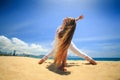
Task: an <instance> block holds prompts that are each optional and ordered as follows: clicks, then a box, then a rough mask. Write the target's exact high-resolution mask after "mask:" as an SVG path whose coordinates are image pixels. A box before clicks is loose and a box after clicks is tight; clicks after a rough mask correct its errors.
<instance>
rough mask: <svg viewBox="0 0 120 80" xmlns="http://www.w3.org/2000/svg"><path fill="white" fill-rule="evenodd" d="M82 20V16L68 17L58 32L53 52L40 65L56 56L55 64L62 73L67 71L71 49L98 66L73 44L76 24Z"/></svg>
mask: <svg viewBox="0 0 120 80" xmlns="http://www.w3.org/2000/svg"><path fill="white" fill-rule="evenodd" d="M80 19H83V16H82V15H81V16H79V17H78V18H71V17H66V18H65V19H64V20H63V23H62V25H61V26H60V27H59V28H58V29H57V31H56V36H55V40H54V46H53V48H52V50H51V51H50V52H49V53H48V54H47V55H45V56H44V57H43V58H42V59H41V60H40V61H39V62H38V63H39V64H42V63H43V62H44V61H45V60H47V59H48V58H49V57H50V56H52V55H54V64H55V65H56V66H57V68H58V69H60V70H61V71H66V69H65V66H66V58H67V52H68V49H70V50H71V51H72V52H73V53H75V54H76V55H78V56H79V57H82V58H84V59H86V60H87V61H89V62H90V63H91V64H93V65H96V64H97V63H96V62H95V61H94V60H93V59H92V58H91V57H89V56H88V55H86V54H85V53H83V52H82V51H80V50H79V49H78V48H77V47H76V46H75V45H74V43H73V42H71V40H72V37H73V34H74V31H75V28H76V22H77V21H78V20H80ZM54 53H55V54H54Z"/></svg>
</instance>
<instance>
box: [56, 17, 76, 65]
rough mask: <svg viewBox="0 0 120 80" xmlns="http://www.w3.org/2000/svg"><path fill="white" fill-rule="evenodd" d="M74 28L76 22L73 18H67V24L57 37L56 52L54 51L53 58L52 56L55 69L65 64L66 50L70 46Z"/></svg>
mask: <svg viewBox="0 0 120 80" xmlns="http://www.w3.org/2000/svg"><path fill="white" fill-rule="evenodd" d="M75 28H76V22H75V19H74V18H68V22H67V23H66V25H64V29H63V31H61V33H62V34H58V36H59V35H60V36H61V37H60V38H59V37H57V38H56V41H57V44H56V46H55V48H56V51H55V53H56V54H55V56H54V63H55V64H56V66H57V67H59V66H61V65H62V64H64V62H66V58H67V50H68V47H69V46H70V43H71V40H72V37H73V34H74V31H75Z"/></svg>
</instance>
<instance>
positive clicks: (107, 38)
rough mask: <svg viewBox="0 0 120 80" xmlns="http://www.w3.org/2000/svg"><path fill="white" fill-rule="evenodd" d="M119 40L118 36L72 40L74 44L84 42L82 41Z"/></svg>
mask: <svg viewBox="0 0 120 80" xmlns="http://www.w3.org/2000/svg"><path fill="white" fill-rule="evenodd" d="M117 39H120V36H119V35H113V36H102V37H99V36H98V37H85V38H75V39H73V40H74V41H75V42H79V41H80V42H84V41H105V40H117Z"/></svg>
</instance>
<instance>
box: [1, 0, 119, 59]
mask: <svg viewBox="0 0 120 80" xmlns="http://www.w3.org/2000/svg"><path fill="white" fill-rule="evenodd" d="M79 15H84V19H83V20H80V21H79V22H77V27H76V31H75V33H74V36H73V39H72V41H73V42H74V43H75V45H76V46H77V47H78V48H79V49H80V50H81V51H83V52H85V53H86V54H88V55H89V56H91V57H118V58H120V31H119V30H120V0H0V50H1V51H8V52H10V51H13V50H16V51H17V53H19V54H20V53H27V54H34V55H40V54H47V53H48V52H49V50H50V49H51V48H52V45H51V43H52V41H53V40H54V36H55V32H56V29H57V27H58V26H60V25H61V24H62V20H63V19H64V18H65V17H74V18H76V17H78V16H79ZM69 55H74V54H73V53H71V52H70V54H69Z"/></svg>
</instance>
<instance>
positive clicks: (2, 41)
mask: <svg viewBox="0 0 120 80" xmlns="http://www.w3.org/2000/svg"><path fill="white" fill-rule="evenodd" d="M0 50H1V51H6V52H12V51H13V50H16V53H18V54H21V53H26V54H35V55H38V54H43V53H45V52H47V51H48V50H47V49H44V48H43V47H42V46H41V45H38V44H34V43H32V44H28V43H26V42H24V41H22V40H20V39H18V38H12V39H8V38H7V37H5V36H0Z"/></svg>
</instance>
